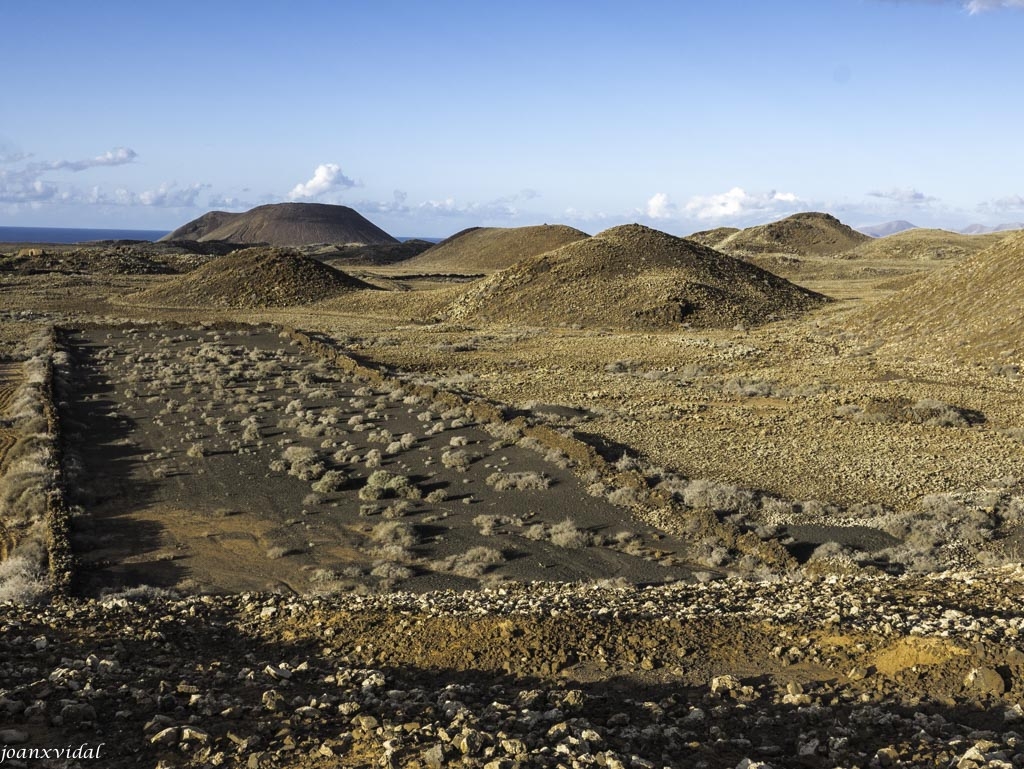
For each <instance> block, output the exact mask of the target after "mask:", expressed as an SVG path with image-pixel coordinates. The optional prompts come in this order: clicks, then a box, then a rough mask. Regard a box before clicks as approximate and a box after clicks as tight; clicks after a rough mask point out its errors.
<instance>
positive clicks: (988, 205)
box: [978, 195, 1024, 213]
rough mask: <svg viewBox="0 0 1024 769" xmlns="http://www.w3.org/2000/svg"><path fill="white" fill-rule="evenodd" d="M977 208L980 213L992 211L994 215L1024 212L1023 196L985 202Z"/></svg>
mask: <svg viewBox="0 0 1024 769" xmlns="http://www.w3.org/2000/svg"><path fill="white" fill-rule="evenodd" d="M978 208H979V209H981V210H982V211H993V212H996V213H1001V212H1004V211H1024V195H1007V196H1006V197H1005V198H997V199H995V200H986V201H985V202H984V203H982V204H981V205H979V206H978Z"/></svg>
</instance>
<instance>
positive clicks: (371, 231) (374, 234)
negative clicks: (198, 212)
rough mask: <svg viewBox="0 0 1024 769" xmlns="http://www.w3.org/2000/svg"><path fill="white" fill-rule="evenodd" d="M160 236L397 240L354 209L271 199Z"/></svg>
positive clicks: (304, 241)
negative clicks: (268, 201) (266, 202)
mask: <svg viewBox="0 0 1024 769" xmlns="http://www.w3.org/2000/svg"><path fill="white" fill-rule="evenodd" d="M162 239H163V240H182V239H188V240H199V241H205V240H224V241H227V242H229V243H265V244H268V245H271V246H306V245H310V244H313V243H368V244H381V243H397V242H398V241H397V240H396V239H395V238H393V237H391V236H390V235H388V234H387V233H386V232H384V230H382V229H381V228H380V227H378V226H377V225H375V224H374V223H373V222H371V221H369V220H368V219H366V218H365V217H363V216H362V215H361V214H360V213H359V212H358V211H355V210H354V209H351V208H349V207H348V206H332V205H327V204H325V203H272V204H269V205H265V206H257V207H256V208H253V209H251V210H249V211H246V212H245V213H242V214H229V213H225V212H223V211H211V212H210V213H207V214H203V216H200V217H199V218H198V219H195V220H193V221H191V222H189V223H188V224H185V225H183V226H182V227H179V228H178V229H176V230H175V231H174V232H172V233H170V234H169V235H166V236H165V237H164V238H162Z"/></svg>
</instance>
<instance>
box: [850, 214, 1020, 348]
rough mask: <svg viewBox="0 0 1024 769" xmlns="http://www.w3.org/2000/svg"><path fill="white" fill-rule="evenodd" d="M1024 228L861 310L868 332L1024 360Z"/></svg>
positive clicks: (915, 343) (928, 345)
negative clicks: (1023, 309)
mask: <svg viewBox="0 0 1024 769" xmlns="http://www.w3.org/2000/svg"><path fill="white" fill-rule="evenodd" d="M1021 296H1024V232H1020V233H1014V234H1012V235H1004V236H1003V237H1002V238H1001V239H1000V240H999V241H998V242H997V243H995V244H994V245H992V246H989V247H988V248H987V249H985V250H984V251H981V252H980V253H977V254H975V255H974V256H971V257H968V258H966V259H964V260H963V261H961V262H957V263H955V264H950V265H948V266H946V267H943V268H941V269H938V270H935V271H934V272H932V273H931V274H930V275H928V277H926V278H922V279H921V280H919V281H917V282H916V283H914V284H913V285H912V286H910V287H909V288H906V289H903V290H902V291H898V292H896V293H895V294H893V295H891V296H889V297H888V298H886V299H884V300H882V301H880V302H878V303H877V304H875V305H872V306H871V307H869V308H867V309H866V310H865V311H863V312H862V313H860V315H859V318H858V322H859V324H860V325H861V327H862V328H863V330H864V331H865V332H866V333H874V334H877V335H880V336H883V337H885V338H892V337H897V338H899V339H902V340H904V341H906V342H909V343H910V344H912V345H913V346H914V349H915V350H916V351H917V352H919V353H920V352H921V351H924V350H928V351H930V352H938V353H940V354H942V355H943V356H945V354H946V353H949V352H951V351H952V352H955V353H957V354H958V355H961V356H963V357H967V358H991V359H996V360H1000V361H1004V362H1007V363H1009V362H1011V361H1013V362H1016V363H1018V364H1019V363H1020V362H1021V361H1022V360H1024V312H1021Z"/></svg>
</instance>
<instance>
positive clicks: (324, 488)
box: [312, 470, 348, 494]
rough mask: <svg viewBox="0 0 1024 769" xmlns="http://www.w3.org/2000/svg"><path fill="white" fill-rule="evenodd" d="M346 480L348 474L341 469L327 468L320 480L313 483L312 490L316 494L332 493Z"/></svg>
mask: <svg viewBox="0 0 1024 769" xmlns="http://www.w3.org/2000/svg"><path fill="white" fill-rule="evenodd" d="M347 480H348V476H346V475H345V473H344V472H342V471H341V470H328V471H327V472H325V473H324V474H323V475H322V476H321V477H320V480H318V481H316V482H315V483H314V484H313V487H312V488H313V491H315V492H316V493H317V494H332V493H334V492H336V491H340V490H341V489H342V488H343V487H344V486H345V483H346V482H347Z"/></svg>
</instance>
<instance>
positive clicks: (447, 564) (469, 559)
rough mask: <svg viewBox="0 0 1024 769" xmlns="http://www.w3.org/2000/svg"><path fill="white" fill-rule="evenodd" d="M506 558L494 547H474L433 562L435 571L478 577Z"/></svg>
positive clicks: (472, 577)
mask: <svg viewBox="0 0 1024 769" xmlns="http://www.w3.org/2000/svg"><path fill="white" fill-rule="evenodd" d="M504 560H505V556H504V555H503V554H502V553H501V551H499V550H495V549H494V548H492V547H483V546H479V547H472V548H470V549H469V550H467V551H466V552H465V553H460V554H459V555H452V556H449V557H447V558H441V559H438V560H436V561H433V562H432V563H431V568H432V569H433V570H434V571H446V572H451V573H452V574H457V575H459V576H460V577H468V578H471V579H478V578H480V577H482V576H483V575H484V573H485V572H487V571H488V570H489V569H491V568H493V567H494V566H496V565H497V564H499V563H502V562H503V561H504Z"/></svg>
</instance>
